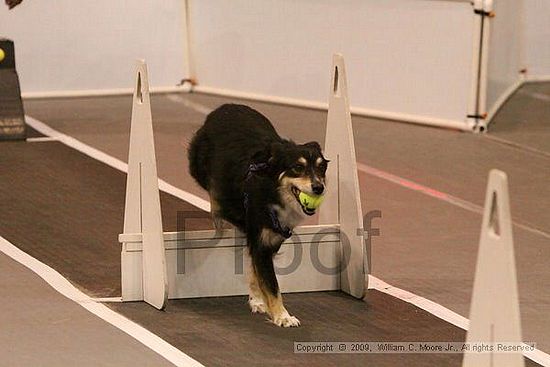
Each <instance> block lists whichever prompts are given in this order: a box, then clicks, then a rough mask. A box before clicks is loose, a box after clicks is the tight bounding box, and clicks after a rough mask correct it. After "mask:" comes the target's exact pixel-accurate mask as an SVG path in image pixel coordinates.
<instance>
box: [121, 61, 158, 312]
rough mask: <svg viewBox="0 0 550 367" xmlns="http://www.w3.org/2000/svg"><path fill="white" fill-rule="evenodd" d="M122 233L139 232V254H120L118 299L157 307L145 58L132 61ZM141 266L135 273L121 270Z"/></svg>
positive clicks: (153, 183) (150, 128)
mask: <svg viewBox="0 0 550 367" xmlns="http://www.w3.org/2000/svg"><path fill="white" fill-rule="evenodd" d="M124 233H141V235H142V251H143V256H142V258H141V261H139V262H140V263H139V264H135V263H133V262H132V261H137V260H138V259H135V258H129V257H127V256H124V251H125V249H124V248H123V250H122V252H123V256H122V269H123V270H122V284H123V285H124V284H126V285H129V286H126V287H124V286H123V287H122V299H123V300H126V299H130V300H131V299H135V298H139V299H144V300H145V301H146V302H147V303H149V304H151V305H153V306H154V307H156V308H158V309H162V308H164V306H165V304H166V299H167V297H168V286H167V284H168V283H167V278H166V261H165V250H164V238H163V232H162V218H161V210H160V198H159V187H158V176H157V163H156V158H155V143H154V139H153V120H152V116H151V101H150V98H149V78H148V75H147V65H146V64H145V61H143V60H139V61H137V63H136V86H135V90H134V98H133V105H132V123H131V128H130V152H129V156H128V178H127V183H126V206H125V209H124ZM135 267H139V268H141V269H142V271H140V272H139V273H136V272H133V271H125V270H127V269H128V268H129V269H134V268H135Z"/></svg>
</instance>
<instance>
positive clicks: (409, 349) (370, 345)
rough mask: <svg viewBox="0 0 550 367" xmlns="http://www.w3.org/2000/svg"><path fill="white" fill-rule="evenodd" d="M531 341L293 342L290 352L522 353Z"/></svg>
mask: <svg viewBox="0 0 550 367" xmlns="http://www.w3.org/2000/svg"><path fill="white" fill-rule="evenodd" d="M535 348H536V344H535V343H511V342H510V343H506V342H502V343H499V342H495V343H483V342H475V343H464V342H294V353H314V354H327V353H328V354H332V353H350V354H354V353H357V354H369V353H372V354H392V353H400V354H404V353H412V354H422V353H425V354H430V353H524V352H531V351H534V350H535Z"/></svg>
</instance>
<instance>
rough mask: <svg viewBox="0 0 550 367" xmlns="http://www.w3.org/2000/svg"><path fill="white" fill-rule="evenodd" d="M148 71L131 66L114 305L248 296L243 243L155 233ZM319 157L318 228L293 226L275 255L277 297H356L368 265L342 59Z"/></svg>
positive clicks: (234, 236) (229, 235)
mask: <svg viewBox="0 0 550 367" xmlns="http://www.w3.org/2000/svg"><path fill="white" fill-rule="evenodd" d="M148 88H149V83H148V79H147V70H146V65H145V63H144V62H143V61H139V62H138V64H137V82H136V92H135V93H134V102H133V111H132V124H131V134H130V153H129V167H128V183H127V187H126V208H125V216H124V217H125V225H124V233H123V234H121V235H120V236H119V241H120V242H121V243H122V256H121V265H122V300H123V301H138V300H145V301H146V302H148V303H150V304H151V305H153V306H154V307H156V308H159V309H161V308H163V307H164V305H165V304H166V300H167V299H168V298H171V299H173V298H193V297H210V296H231V295H243V294H247V293H248V289H247V282H246V278H245V272H246V270H247V269H248V266H247V264H248V261H249V259H248V256H246V239H245V236H244V235H243V234H242V233H239V232H237V231H235V230H223V231H218V232H216V231H214V230H210V231H182V232H165V233H163V232H162V229H161V228H162V222H161V211H160V202H159V192H158V184H157V180H158V178H157V170H156V160H155V150H154V142H153V128H152V118H151V105H150V99H149V89H148ZM324 154H325V156H326V157H327V158H328V159H330V160H331V161H332V162H331V163H330V164H329V169H328V171H327V180H328V193H327V194H326V195H327V197H326V198H325V202H324V204H323V205H322V206H321V208H320V222H321V223H322V224H321V225H316V226H301V227H298V228H295V230H294V233H293V236H292V237H291V238H289V239H288V240H286V241H285V242H284V243H283V245H282V246H281V250H280V251H279V254H278V255H277V256H276V257H275V260H274V261H275V265H276V269H277V275H278V279H279V283H280V287H281V289H282V291H283V292H309V291H327V290H342V291H344V292H346V293H348V294H351V295H352V296H354V297H356V298H363V297H364V295H365V292H366V289H367V281H368V276H367V275H368V266H367V264H368V262H367V259H366V251H365V246H364V244H365V241H364V236H363V230H362V228H363V225H362V220H363V216H362V212H361V200H360V196H359V179H358V177H357V163H356V157H355V147H354V141H353V130H352V125H351V114H350V110H349V101H348V95H347V81H346V71H345V66H344V58H343V57H342V55H339V54H337V55H334V57H333V66H332V78H331V84H330V98H329V113H328V119H327V130H326V139H325V152H324Z"/></svg>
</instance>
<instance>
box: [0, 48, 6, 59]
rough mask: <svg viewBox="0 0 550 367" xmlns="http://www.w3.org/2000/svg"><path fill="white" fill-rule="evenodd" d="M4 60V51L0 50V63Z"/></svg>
mask: <svg viewBox="0 0 550 367" xmlns="http://www.w3.org/2000/svg"><path fill="white" fill-rule="evenodd" d="M5 58H6V53H5V52H4V50H2V49H1V48H0V62H2V61H4V59H5Z"/></svg>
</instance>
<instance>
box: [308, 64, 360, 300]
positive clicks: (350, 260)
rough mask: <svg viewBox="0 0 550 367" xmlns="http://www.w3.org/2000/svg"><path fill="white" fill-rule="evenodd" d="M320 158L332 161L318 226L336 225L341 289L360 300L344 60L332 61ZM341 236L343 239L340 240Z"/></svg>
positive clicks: (352, 149)
mask: <svg viewBox="0 0 550 367" xmlns="http://www.w3.org/2000/svg"><path fill="white" fill-rule="evenodd" d="M324 155H325V156H326V157H327V158H328V159H332V163H330V164H329V168H328V170H327V184H328V185H329V187H330V189H329V190H328V191H327V194H326V198H325V201H324V203H323V205H322V206H321V208H320V219H319V222H320V223H321V224H329V223H340V237H341V242H342V247H341V250H342V252H341V254H340V256H342V257H343V259H344V261H343V263H344V264H348V265H347V266H346V267H345V268H343V269H342V271H341V273H340V282H341V283H340V286H341V289H342V290H343V291H344V292H346V293H349V294H351V295H352V296H354V297H356V298H363V297H364V295H365V291H366V289H367V282H368V276H366V274H368V269H366V267H367V264H368V262H367V261H366V258H365V240H364V237H363V230H362V228H363V213H362V210H361V199H360V197H361V196H360V191H359V177H358V176H357V160H356V155H355V143H354V140H353V127H352V123H351V113H350V107H349V99H348V86H347V78H346V66H345V64H344V57H343V56H342V55H340V54H335V55H334V56H333V58H332V78H331V83H330V90H329V107H328V118H327V129H326V137H325V151H324ZM342 234H344V235H345V236H342Z"/></svg>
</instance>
